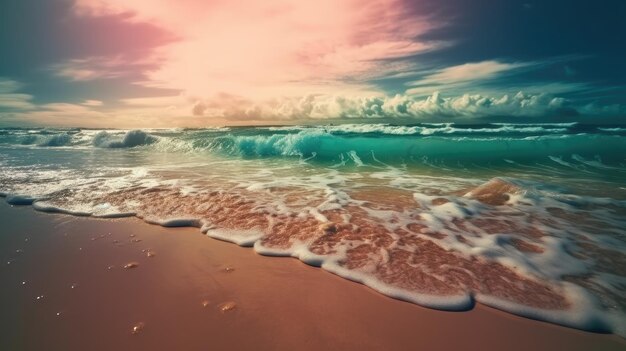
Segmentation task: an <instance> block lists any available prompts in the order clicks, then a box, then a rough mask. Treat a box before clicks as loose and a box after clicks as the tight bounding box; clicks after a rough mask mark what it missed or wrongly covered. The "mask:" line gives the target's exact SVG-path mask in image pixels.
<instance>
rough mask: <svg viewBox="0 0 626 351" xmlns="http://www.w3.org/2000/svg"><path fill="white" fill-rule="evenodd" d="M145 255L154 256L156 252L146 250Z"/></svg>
mask: <svg viewBox="0 0 626 351" xmlns="http://www.w3.org/2000/svg"><path fill="white" fill-rule="evenodd" d="M146 256H148V257H154V256H156V253H154V251H148V252H146Z"/></svg>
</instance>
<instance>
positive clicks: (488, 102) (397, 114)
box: [194, 92, 624, 120]
mask: <svg viewBox="0 0 626 351" xmlns="http://www.w3.org/2000/svg"><path fill="white" fill-rule="evenodd" d="M232 101H235V100H232ZM242 101H245V100H242ZM198 106H202V109H198ZM209 106H213V108H212V109H209ZM209 110H210V111H211V114H208V113H206V112H207V111H209ZM197 112H201V113H197ZM623 112H624V108H623V107H621V106H613V107H610V108H608V107H606V106H594V105H585V106H576V105H574V104H572V103H571V102H570V101H568V100H566V99H564V98H561V97H555V96H552V95H550V94H525V93H522V92H518V93H517V94H513V95H509V94H504V95H499V96H486V95H481V94H463V95H460V96H450V97H444V96H442V95H441V94H440V93H439V92H435V93H433V94H432V95H430V96H428V97H424V98H420V97H415V96H411V95H406V94H397V95H394V96H384V95H378V96H371V97H361V96H357V97H345V96H331V95H307V96H303V97H300V98H282V99H274V100H270V101H266V102H263V103H241V101H236V103H235V104H230V103H229V102H228V101H223V100H219V101H218V100H205V101H201V102H196V104H195V105H194V114H195V115H198V114H200V115H202V114H204V115H207V116H213V117H220V118H225V119H227V120H263V119H270V120H306V119H309V120H310V119H313V120H324V119H337V118H372V119H377V118H387V119H389V118H413V119H416V120H419V119H429V120H432V119H442V120H444V119H446V118H468V119H480V118H484V117H493V116H507V117H508V116H512V117H541V116H544V117H549V116H551V115H557V114H574V115H576V114H586V115H591V114H593V115H616V114H618V113H623Z"/></svg>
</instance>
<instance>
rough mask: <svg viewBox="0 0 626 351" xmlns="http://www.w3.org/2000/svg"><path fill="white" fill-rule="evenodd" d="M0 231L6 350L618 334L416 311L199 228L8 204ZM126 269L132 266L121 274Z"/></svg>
mask: <svg viewBox="0 0 626 351" xmlns="http://www.w3.org/2000/svg"><path fill="white" fill-rule="evenodd" d="M0 220H2V223H3V225H2V226H3V228H4V230H3V231H2V232H3V233H4V234H3V235H0V244H2V245H0V250H1V251H0V257H1V258H3V259H4V260H3V261H2V268H1V269H0V277H1V281H2V284H3V285H4V286H6V289H3V290H4V291H3V292H2V293H0V300H1V301H2V310H3V311H7V312H6V313H4V314H3V317H2V322H1V324H0V325H1V326H2V328H1V330H2V334H5V335H0V348H2V349H20V350H21V349H24V350H31V349H33V350H34V349H47V350H56V349H59V350H60V349H64V350H72V349H92V350H99V349H102V350H108V349H119V350H124V349H137V348H152V349H164V348H174V347H176V348H179V349H185V350H195V349H206V348H207V347H213V348H215V347H217V348H221V347H223V348H225V347H229V348H240V349H251V348H254V349H294V348H298V349H320V348H322V347H326V348H329V347H330V348H334V349H346V350H350V349H355V350H356V349H381V348H386V349H393V350H402V349H415V348H427V349H443V348H464V349H478V348H480V349H490V348H494V349H495V348H498V349H501V348H505V347H506V348H507V349H520V350H521V349H528V348H531V347H532V348H535V349H540V350H541V349H545V350H548V349H554V348H555V347H561V348H565V347H566V348H568V349H571V350H585V349H589V348H591V347H593V349H594V350H612V349H615V350H617V349H623V348H624V347H625V346H626V342H625V341H624V340H623V339H622V338H620V337H618V336H616V335H609V334H595V333H591V332H585V331H580V330H575V329H571V328H566V327H561V326H558V325H554V324H549V323H545V322H541V321H535V320H531V319H527V318H523V317H518V316H515V315H512V314H510V313H507V312H503V311H499V310H497V309H494V308H490V307H486V306H484V305H482V304H480V303H478V302H476V304H475V306H474V308H473V309H471V310H469V311H465V312H446V311H440V310H433V309H429V308H425V307H421V306H418V305H415V304H412V303H409V302H404V301H400V300H396V299H393V298H390V297H387V296H385V295H382V294H380V293H378V292H375V291H374V290H373V289H371V288H369V287H366V286H363V285H362V284H359V283H355V282H352V281H349V280H346V279H344V278H341V277H339V276H336V275H334V274H332V273H330V272H327V271H325V270H320V269H315V268H314V267H311V266H308V265H306V264H305V263H303V262H300V261H299V260H286V259H284V258H271V257H263V256H261V255H258V254H256V253H255V252H254V251H253V250H242V249H241V248H239V247H237V246H236V245H232V244H231V243H228V242H223V241H219V240H207V239H208V238H207V237H206V236H205V235H199V233H198V229H197V228H166V227H161V226H155V225H150V224H148V223H145V222H143V221H142V220H141V219H139V218H134V217H132V218H116V219H99V218H93V217H77V216H68V215H66V214H48V213H42V212H39V211H33V208H32V207H14V206H11V205H9V204H7V203H6V202H5V201H1V204H0ZM109 233H110V234H109ZM26 239H28V241H26ZM18 250H19V251H18ZM142 250H143V252H142ZM148 252H151V253H153V256H152V257H148V254H147V253H148ZM11 260H13V261H11ZM8 262H10V264H7V263H8ZM131 262H136V263H137V264H138V266H136V267H135V268H132V269H124V268H123V266H124V265H125V264H129V263H131ZM111 266H113V267H111ZM109 267H111V268H110V269H108V268H109ZM22 282H24V284H22ZM39 296H43V297H42V298H40V299H37V297H39ZM57 313H58V314H59V315H57ZM142 323H143V324H142ZM134 327H138V333H137V334H136V335H133V334H132V330H133V328H134ZM3 343H7V344H6V345H4V344H3Z"/></svg>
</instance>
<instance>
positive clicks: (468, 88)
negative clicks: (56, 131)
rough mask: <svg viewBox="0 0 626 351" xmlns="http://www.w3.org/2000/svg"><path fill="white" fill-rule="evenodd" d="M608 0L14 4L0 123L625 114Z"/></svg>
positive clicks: (612, 5) (5, 18)
mask: <svg viewBox="0 0 626 351" xmlns="http://www.w3.org/2000/svg"><path fill="white" fill-rule="evenodd" d="M624 18H626V1H623V0H598V1H580V0H569V1H565V0H545V1H538V0H520V1H517V0H484V1H464V0H412V1H408V0H368V1H364V0H316V1H302V0H264V1H260V0H256V1H255V0H207V1H200V0H178V1H171V0H45V1H44V0H20V1H6V2H4V3H3V10H2V11H1V12H0V47H2V51H1V54H0V125H1V126H67V127H123V128H127V127H202V126H212V125H254V124H296V123H298V124H300V123H311V124H315V123H342V122H346V123H354V122H370V123H419V122H457V123H486V122H494V121H500V122H523V123H528V122H532V123H551V122H562V121H580V122H585V123H619V124H625V123H626V68H625V63H626V20H624Z"/></svg>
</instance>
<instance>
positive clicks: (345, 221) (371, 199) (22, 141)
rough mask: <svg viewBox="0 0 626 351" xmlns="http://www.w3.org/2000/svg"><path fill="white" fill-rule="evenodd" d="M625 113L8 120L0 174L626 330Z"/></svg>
mask: <svg viewBox="0 0 626 351" xmlns="http://www.w3.org/2000/svg"><path fill="white" fill-rule="evenodd" d="M624 150H626V129H624V128H622V127H619V126H588V125H578V124H572V123H569V124H568V123H566V124H550V125H540V124H525V125H505V124H501V125H492V124H486V125H474V126H459V125H453V124H439V125H435V124H421V125H414V126H391V125H372V124H367V125H339V126H321V127H304V126H303V127H259V128H252V127H250V128H213V129H191V130H184V129H174V130H143V131H128V130H87V129H86V130H81V129H68V130H58V129H32V130H29V129H2V130H0V165H1V166H2V167H1V170H0V192H2V193H3V195H5V196H6V199H7V201H9V202H10V203H14V204H33V206H34V207H35V208H36V209H38V210H42V211H55V212H67V213H72V214H77V215H94V216H105V217H107V216H108V217H115V216H127V215H136V216H138V217H141V218H143V219H144V220H146V221H148V222H150V223H157V224H161V225H164V226H197V227H199V228H200V229H201V230H202V231H203V232H205V233H207V234H208V235H210V236H212V237H215V238H219V239H222V240H227V241H232V242H235V243H237V244H239V245H244V246H254V249H255V250H256V251H257V252H259V253H262V254H267V255H290V256H295V257H299V258H300V259H301V260H303V261H304V262H307V263H309V264H313V265H317V266H321V267H322V268H324V269H326V270H329V271H331V272H333V273H336V274H338V275H341V276H343V277H346V278H348V279H352V280H356V281H360V282H362V283H364V284H366V285H368V286H370V287H372V288H374V289H376V290H378V291H380V292H382V293H384V294H386V295H389V296H392V297H396V298H401V299H405V300H408V301H412V302H415V303H418V304H421V305H424V306H429V307H435V308H441V309H466V308H469V307H471V305H472V302H473V301H474V300H477V301H480V302H483V303H485V304H487V305H491V306H495V307H498V308H501V309H504V310H507V311H510V312H512V313H516V314H520V315H524V316H529V317H532V318H537V319H542V320H546V321H551V322H555V323H559V324H564V325H569V326H573V327H577V328H583V329H590V330H597V331H609V332H614V333H617V334H620V335H622V336H625V335H626V325H625V324H624V323H625V322H624V321H626V299H625V298H624V296H625V294H624V291H625V289H626V230H624V228H626V180H625V179H626V157H625V156H624V155H625V153H624Z"/></svg>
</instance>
